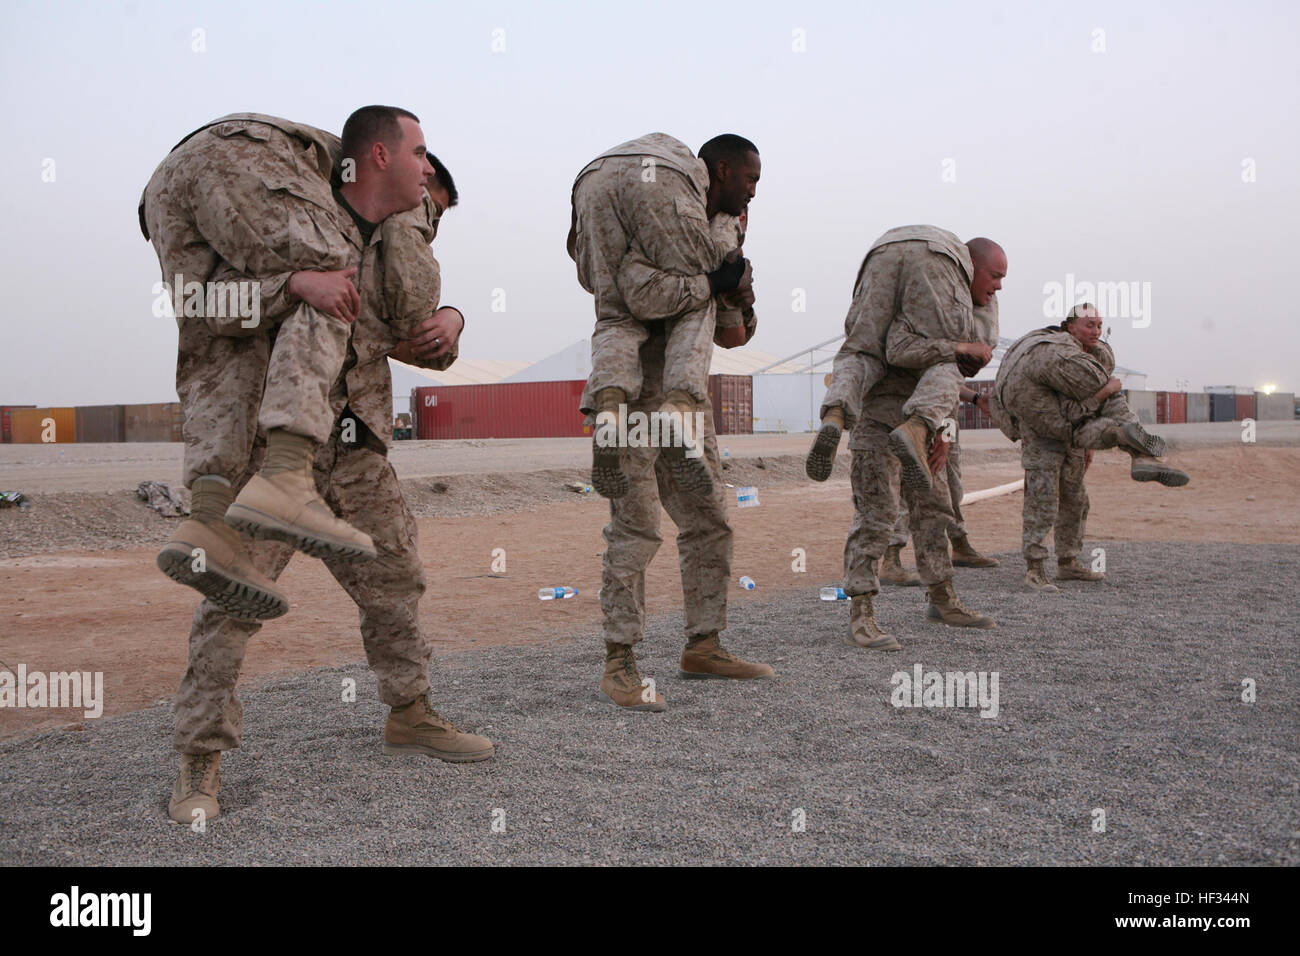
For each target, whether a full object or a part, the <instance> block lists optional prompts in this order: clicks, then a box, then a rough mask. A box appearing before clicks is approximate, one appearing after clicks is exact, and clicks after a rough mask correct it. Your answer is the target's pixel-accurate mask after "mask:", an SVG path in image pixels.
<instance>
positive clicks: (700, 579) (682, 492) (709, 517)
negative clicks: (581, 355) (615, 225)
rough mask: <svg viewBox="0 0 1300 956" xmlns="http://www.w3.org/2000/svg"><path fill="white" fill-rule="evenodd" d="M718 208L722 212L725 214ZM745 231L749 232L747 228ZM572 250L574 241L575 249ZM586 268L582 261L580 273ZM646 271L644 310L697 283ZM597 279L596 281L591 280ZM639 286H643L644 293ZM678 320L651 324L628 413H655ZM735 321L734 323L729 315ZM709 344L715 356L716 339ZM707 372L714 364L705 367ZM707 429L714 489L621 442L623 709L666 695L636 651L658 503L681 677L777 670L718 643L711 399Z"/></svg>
mask: <svg viewBox="0 0 1300 956" xmlns="http://www.w3.org/2000/svg"><path fill="white" fill-rule="evenodd" d="M725 215H726V214H724V213H719V214H717V216H715V218H718V216H725ZM716 228H717V230H718V233H717V234H718V236H719V237H720V238H725V237H727V236H728V235H729V233H728V232H727V230H732V233H730V234H736V233H737V232H738V231H739V230H741V229H743V224H740V223H737V222H732V221H728V220H726V219H724V220H723V221H722V222H721V223H719V224H718V225H717V227H716ZM742 235H743V233H742ZM573 251H574V249H573V246H572V245H571V246H570V253H571V254H572V253H573ZM582 268H583V267H582V265H581V264H580V265H579V270H580V272H581V270H582ZM637 268H638V269H640V270H643V273H642V274H641V276H640V278H641V280H642V281H638V282H636V283H634V284H633V285H632V286H630V288H631V290H632V291H630V292H629V293H628V295H629V298H628V299H627V300H626V301H627V304H628V306H630V308H631V310H632V311H633V312H634V313H635V312H636V310H637V309H638V308H642V309H644V308H649V307H653V306H652V305H650V303H649V302H646V301H643V300H642V298H641V296H643V295H644V296H646V297H648V298H650V299H653V298H654V297H655V296H662V295H664V294H667V295H670V296H671V295H675V294H677V293H675V292H672V291H668V292H667V293H665V292H664V290H665V289H669V290H671V289H672V288H673V287H674V285H681V284H684V283H688V282H690V281H691V280H690V279H689V278H686V277H681V276H669V275H662V276H660V277H657V278H656V277H651V276H649V275H648V273H649V272H651V271H654V270H653V266H651V265H649V263H648V262H644V261H643V262H642V263H640V264H639V265H638V266H637ZM594 284H596V283H593V285H594ZM638 290H640V291H638ZM723 309H724V311H726V312H734V313H736V314H737V316H738V317H739V320H740V323H741V324H742V326H743V328H744V331H745V341H746V342H747V341H748V340H749V339H750V338H752V337H753V334H754V331H755V329H756V327H757V317H756V316H755V314H754V311H753V309H752V308H749V307H743V308H735V307H733V306H731V305H725V306H724V307H723ZM677 321H679V320H678V319H673V318H670V319H667V320H666V321H665V322H664V323H663V324H662V326H660V327H658V328H650V332H649V335H648V336H647V338H646V340H645V342H643V343H642V344H641V346H640V348H639V350H638V356H637V365H638V367H639V368H640V369H641V375H642V379H641V388H640V393H639V395H638V397H637V398H636V399H635V400H633V401H631V402H629V414H631V413H641V414H646V415H649V414H650V413H651V412H653V411H656V410H658V409H659V408H660V407H661V406H662V402H663V399H664V395H665V393H666V392H667V389H666V388H665V387H664V367H665V364H666V353H667V351H668V347H669V341H670V339H671V336H672V334H673V324H674V323H675V322H677ZM728 321H733V320H732V319H730V318H729V320H728ZM721 334H722V333H721V330H717V331H715V338H714V339H711V340H710V342H709V349H710V354H711V353H712V348H713V344H714V341H715V340H716V339H718V338H720V336H721ZM706 372H707V369H706ZM598 380H599V379H598V377H597V376H596V374H595V372H594V371H593V374H592V376H591V377H590V378H588V380H587V386H586V389H585V390H584V392H583V395H582V398H581V400H580V407H581V410H582V411H583V412H584V413H585V414H586V415H587V416H588V419H587V420H588V424H592V423H594V420H595V413H596V411H597V408H596V401H595V394H596V392H597V389H596V387H595V383H596V382H597V381H598ZM702 411H703V414H704V430H703V432H702V435H701V438H700V444H701V446H702V449H703V460H704V462H705V464H706V466H707V467H708V468H709V470H710V472H711V474H712V476H713V479H714V480H713V482H712V489H711V490H710V491H709V493H708V494H707V495H700V494H699V493H698V492H696V491H695V490H693V489H690V488H686V487H683V485H682V483H681V481H680V479H679V477H678V475H677V472H676V470H675V469H673V468H672V467H670V465H669V461H668V456H667V455H666V454H664V453H663V449H660V448H655V447H650V446H624V447H621V448H619V455H620V467H621V469H622V471H623V472H624V474H626V475H627V477H628V490H627V492H626V494H624V495H622V496H619V497H616V498H612V499H610V506H609V511H610V520H609V523H608V524H607V525H606V526H605V529H604V537H605V543H606V548H605V555H604V559H603V567H602V572H601V594H600V605H601V612H602V614H603V635H604V640H605V674H604V677H603V679H602V682H601V690H602V693H604V695H605V696H606V697H607V698H608V699H610V700H612V701H613V702H614V703H616V704H618V705H619V706H621V707H626V708H628V709H632V710H647V711H662V710H664V709H665V706H666V704H665V701H664V696H663V694H662V693H660V692H658V691H655V692H654V693H653V695H652V694H651V692H650V687H649V685H648V684H643V678H642V677H641V674H640V671H639V669H638V667H637V663H636V657H635V654H634V653H633V651H632V648H633V647H634V646H635V645H636V644H637V643H639V642H640V641H641V639H642V637H643V636H644V633H645V615H646V608H645V572H646V568H647V567H648V566H649V564H650V561H651V559H653V558H654V556H655V554H656V553H657V552H658V550H659V546H660V545H661V544H662V543H663V538H662V536H661V535H660V533H659V522H660V504H662V505H663V508H664V509H665V510H666V511H667V512H668V515H669V517H670V518H672V520H673V522H674V523H675V524H676V525H677V551H678V562H679V564H680V566H681V572H682V597H683V605H684V607H683V611H684V614H685V638H686V648H685V649H684V651H683V653H682V659H681V668H680V674H681V676H683V677H687V678H691V677H726V678H733V679H751V678H762V677H770V676H772V675H773V671H772V668H771V667H769V666H768V665H766V664H758V663H752V662H749V661H745V660H743V659H741V658H739V657H737V656H736V655H734V654H732V653H731V652H730V651H728V650H727V649H726V648H724V647H723V646H722V644H721V641H720V638H719V636H718V635H719V632H720V631H722V630H723V629H724V628H725V627H726V626H727V587H728V584H729V581H730V577H731V554H732V531H731V526H730V525H729V523H728V522H727V492H726V490H725V485H724V482H723V481H722V463H721V460H720V458H719V455H718V442H717V436H716V434H715V432H714V423H713V413H712V405H711V403H708V402H706V403H705V404H704V405H703V409H702Z"/></svg>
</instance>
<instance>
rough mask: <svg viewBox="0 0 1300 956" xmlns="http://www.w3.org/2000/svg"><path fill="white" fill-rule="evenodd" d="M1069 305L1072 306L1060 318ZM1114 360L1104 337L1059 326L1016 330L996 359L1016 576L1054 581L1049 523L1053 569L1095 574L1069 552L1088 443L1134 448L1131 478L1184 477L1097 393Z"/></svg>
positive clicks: (1077, 528) (1082, 517) (1074, 541)
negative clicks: (1018, 545)
mask: <svg viewBox="0 0 1300 956" xmlns="http://www.w3.org/2000/svg"><path fill="white" fill-rule="evenodd" d="M1076 314H1077V310H1072V311H1071V314H1070V318H1069V320H1067V321H1072V320H1074V319H1075V317H1076ZM1094 314H1095V313H1094ZM1114 370H1115V355H1114V352H1113V351H1112V350H1111V348H1110V346H1109V345H1107V344H1106V343H1105V342H1101V341H1098V342H1097V343H1096V345H1094V346H1093V347H1091V348H1085V347H1084V346H1083V345H1082V343H1080V341H1079V340H1078V339H1077V338H1075V336H1074V335H1072V334H1071V333H1070V332H1068V331H1065V330H1064V329H1063V328H1062V327H1060V326H1052V327H1049V328H1045V329H1037V330H1035V331H1033V332H1030V333H1029V334H1027V335H1025V336H1023V337H1021V338H1020V339H1018V340H1017V341H1016V342H1015V343H1014V344H1013V345H1012V346H1011V347H1010V348H1009V349H1008V350H1007V352H1006V355H1005V356H1003V359H1002V362H1001V364H1000V366H999V368H998V374H997V380H996V382H995V385H994V389H993V395H992V396H991V398H990V407H991V409H992V411H993V416H994V421H995V422H996V423H997V425H998V427H999V428H1000V429H1001V430H1002V431H1003V433H1004V434H1006V435H1007V437H1008V438H1011V439H1012V440H1013V441H1015V440H1019V441H1020V443H1021V446H1020V460H1021V465H1022V466H1023V467H1024V469H1025V501H1024V515H1023V521H1024V526H1023V534H1022V542H1023V545H1022V552H1023V554H1024V557H1025V563H1026V566H1027V569H1028V570H1027V572H1026V577H1025V581H1026V583H1027V584H1028V585H1029V586H1030V587H1033V588H1034V589H1036V590H1039V591H1056V590H1058V589H1057V588H1056V587H1055V586H1054V585H1052V584H1051V582H1050V581H1049V580H1048V579H1047V577H1046V573H1045V572H1044V570H1043V561H1044V560H1045V559H1046V558H1047V557H1048V550H1047V548H1046V547H1045V545H1044V542H1045V541H1046V540H1047V534H1048V532H1049V531H1053V532H1054V541H1055V547H1056V557H1057V564H1058V577H1059V578H1065V579H1071V578H1073V579H1079V580H1089V581H1096V580H1101V579H1102V578H1103V575H1102V574H1101V573H1100V572H1095V571H1089V570H1086V569H1084V568H1083V567H1082V566H1081V565H1080V564H1079V562H1078V555H1079V553H1080V551H1081V550H1082V548H1083V538H1084V534H1085V532H1086V528H1087V518H1088V509H1089V502H1088V492H1087V488H1086V487H1085V485H1084V473H1085V470H1086V467H1087V452H1088V451H1090V450H1094V449H1103V448H1115V447H1119V448H1121V449H1122V450H1124V451H1126V452H1128V453H1129V454H1130V455H1132V456H1133V462H1132V466H1131V474H1132V476H1133V477H1134V478H1135V479H1136V480H1143V481H1149V480H1155V481H1160V482H1161V483H1163V484H1168V485H1178V484H1185V483H1186V480H1187V477H1186V475H1185V474H1184V473H1183V472H1180V471H1178V470H1177V469H1174V468H1171V467H1170V466H1168V465H1165V464H1164V463H1162V462H1157V461H1156V460H1155V457H1154V456H1156V455H1160V454H1163V453H1164V450H1165V448H1164V442H1163V440H1162V439H1160V438H1159V437H1158V436H1156V435H1151V434H1149V433H1147V432H1146V431H1145V430H1144V429H1143V428H1142V427H1141V425H1140V424H1139V423H1138V419H1137V416H1136V415H1135V414H1134V413H1133V411H1132V409H1130V408H1129V405H1128V403H1127V401H1125V399H1124V396H1123V395H1122V394H1121V393H1118V392H1117V393H1115V394H1113V395H1111V396H1109V397H1106V398H1101V399H1099V398H1097V393H1098V392H1100V391H1101V389H1102V387H1103V386H1105V385H1106V384H1107V382H1108V381H1109V380H1110V378H1111V376H1112V374H1113V373H1114Z"/></svg>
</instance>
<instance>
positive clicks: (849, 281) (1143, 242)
mask: <svg viewBox="0 0 1300 956" xmlns="http://www.w3.org/2000/svg"><path fill="white" fill-rule="evenodd" d="M6 14H7V16H6V18H5V25H4V31H3V37H0V75H2V77H3V83H2V88H3V93H0V97H2V105H3V116H4V118H5V122H6V125H7V126H8V130H7V133H6V136H5V142H6V144H7V145H6V147H5V149H4V150H3V151H0V202H3V209H4V212H5V214H6V219H7V220H8V222H9V228H8V229H6V230H5V231H4V234H3V237H2V238H0V253H2V256H0V261H2V262H3V263H4V265H3V276H4V279H5V287H6V289H7V291H8V296H7V298H8V302H7V307H6V308H5V309H4V310H3V318H0V403H35V404H42V405H71V404H91V403H117V402H156V401H172V400H175V387H174V379H173V376H174V372H175V347H176V329H175V324H174V322H173V321H172V320H171V319H168V318H156V317H154V315H153V314H152V309H151V306H152V302H153V295H152V292H151V287H152V285H153V283H155V282H156V281H157V280H158V278H159V268H158V262H157V259H156V257H155V255H154V253H153V250H152V248H151V247H150V245H149V244H148V243H147V242H145V240H144V239H143V238H142V237H141V235H140V232H139V229H138V227H137V224H136V203H137V201H138V199H139V196H140V192H141V190H142V188H143V186H144V184H145V182H146V181H147V180H148V178H149V176H150V174H151V173H152V172H153V169H154V167H155V166H156V165H157V164H158V162H159V161H160V160H161V159H162V158H163V156H164V155H165V154H166V152H167V150H168V149H170V148H171V146H172V145H173V144H174V143H175V142H176V141H177V140H178V139H180V138H181V137H182V136H183V135H184V134H186V133H187V132H189V131H190V130H192V129H194V128H195V127H197V126H199V125H201V124H202V123H204V122H206V121H208V120H210V119H214V118H216V117H218V116H221V115H223V114H226V113H231V112H237V111H256V112H265V113H273V114H277V115H281V116H286V117H290V118H293V119H296V120H300V121H303V122H307V123H310V124H313V125H316V126H321V127H324V128H327V129H331V130H334V131H335V132H337V131H339V129H340V128H341V126H342V124H343V120H344V119H345V118H346V117H347V114H348V113H349V112H351V111H352V109H354V108H355V107H357V106H361V105H364V104H367V103H390V104H394V105H399V106H404V107H407V108H409V109H411V110H413V111H414V112H416V113H418V114H419V115H420V117H421V119H422V120H423V127H424V130H425V135H426V137H427V140H428V143H429V146H430V148H431V149H432V150H433V151H434V152H436V153H437V154H438V155H439V156H440V157H441V158H442V159H443V161H444V162H446V164H447V165H448V167H449V168H450V169H451V171H452V173H453V174H454V176H455V178H456V181H457V184H458V185H459V187H460V190H461V194H462V200H461V205H460V206H459V207H458V208H457V209H455V210H453V211H452V212H450V213H449V214H448V216H447V218H445V219H444V220H443V225H442V228H441V230H440V232H439V236H438V239H437V242H436V243H435V245H434V250H435V252H436V253H437V255H438V258H439V260H440V261H441V263H442V269H443V296H444V301H445V302H447V303H450V304H455V305H457V306H459V307H460V308H461V309H462V310H463V311H464V312H465V313H466V315H467V316H468V326H467V329H466V333H465V336H464V338H463V344H462V348H461V351H462V354H463V355H466V356H472V357H478V358H500V359H518V360H526V361H531V360H535V359H539V358H542V357H544V356H546V355H548V354H550V353H551V352H553V351H556V350H557V349H559V348H561V347H563V346H565V345H568V344H569V343H570V342H572V341H573V340H574V339H577V338H580V337H585V336H587V335H589V334H590V330H591V326H592V323H593V321H594V313H593V309H592V303H591V298H590V296H588V295H587V294H586V293H585V292H583V291H582V289H581V287H580V286H579V285H578V283H577V279H576V276H575V272H574V268H573V264H572V262H571V261H570V260H569V258H568V256H567V255H566V253H565V249H564V239H565V234H566V232H567V230H568V225H569V191H570V187H571V185H572V181H573V176H574V175H575V174H576V173H577V171H578V170H579V169H580V168H581V167H582V166H583V165H584V164H585V163H586V162H587V161H588V160H589V159H591V158H592V157H593V156H595V155H596V154H598V153H600V152H602V151H603V150H605V149H606V148H608V147H610V146H613V145H615V144H617V143H620V142H623V141H625V140H627V139H630V138H632V137H634V136H638V135H641V134H643V133H647V132H651V131H656V130H662V131H664V132H668V133H671V134H672V135H674V136H676V137H678V138H679V139H682V140H684V141H685V142H686V143H688V144H689V145H690V146H691V147H692V148H698V147H699V145H700V144H701V143H702V142H704V140H706V139H708V138H709V137H711V136H713V135H715V134H717V133H721V132H737V133H741V134H742V135H745V136H747V137H749V138H750V139H752V140H753V141H754V142H755V143H757V144H758V147H759V149H760V151H761V153H762V159H763V178H762V181H761V183H760V184H759V187H758V196H757V198H756V199H755V201H754V202H753V204H752V205H751V207H750V232H749V238H748V241H747V243H746V252H747V254H748V255H749V256H750V257H751V259H752V260H753V262H754V268H755V277H756V282H755V287H756V293H757V295H758V315H759V327H758V335H757V337H756V339H755V341H754V347H755V348H759V349H762V350H763V351H766V352H772V353H776V354H778V355H782V356H785V355H787V354H791V353H794V352H797V351H799V350H800V349H802V348H805V347H807V346H809V345H812V344H814V343H816V342H819V341H821V340H823V339H826V338H829V337H831V336H833V335H836V334H838V333H839V332H841V331H842V329H843V321H844V313H845V310H846V308H847V305H848V300H849V296H850V293H851V291H852V285H853V280H854V277H855V275H856V273H857V269H858V265H859V263H860V261H861V259H862V256H863V254H864V253H865V251H866V249H867V247H868V246H869V245H870V243H871V241H872V240H873V239H874V238H875V237H876V236H878V235H879V234H880V233H882V232H883V231H885V230H886V229H888V228H890V227H892V226H896V225H903V224H906V223H913V222H929V223H935V224H938V225H942V226H944V227H946V228H949V229H951V230H953V231H954V232H956V233H958V234H959V235H961V236H962V237H963V238H968V237H970V236H974V235H981V234H982V235H987V236H990V237H992V238H994V239H997V240H998V241H999V242H1001V243H1002V245H1003V246H1004V247H1005V248H1006V250H1007V253H1008V256H1009V259H1010V274H1009V275H1008V277H1007V279H1006V281H1005V283H1004V289H1003V292H1002V293H1001V318H1002V334H1003V335H1009V336H1017V335H1020V334H1022V333H1023V332H1025V331H1028V330H1029V329H1031V328H1033V327H1036V326H1039V325H1042V324H1044V307H1045V302H1047V301H1048V299H1049V296H1048V294H1047V293H1045V292H1044V287H1045V286H1046V285H1047V284H1049V283H1053V282H1056V283H1060V284H1061V285H1062V286H1065V285H1066V283H1067V281H1068V279H1067V277H1068V276H1069V275H1071V274H1072V275H1073V276H1074V281H1075V282H1076V283H1078V282H1082V281H1094V282H1108V283H1119V282H1123V283H1126V284H1128V283H1136V286H1135V287H1134V288H1136V290H1137V293H1138V298H1137V299H1136V300H1134V301H1132V302H1130V305H1129V309H1130V312H1131V315H1129V316H1127V317H1112V318H1111V322H1110V324H1111V326H1112V328H1113V330H1114V332H1113V335H1112V336H1111V343H1112V345H1114V346H1115V351H1116V353H1117V357H1118V360H1119V363H1120V364H1121V365H1126V366H1129V367H1131V368H1135V369H1139V370H1142V371H1145V372H1147V373H1149V375H1150V378H1149V380H1148V387H1151V388H1174V387H1177V386H1176V383H1179V384H1181V383H1180V380H1187V382H1188V383H1189V385H1190V387H1191V388H1193V389H1199V388H1200V387H1202V386H1204V385H1220V384H1235V385H1248V386H1255V385H1260V384H1263V383H1265V382H1275V383H1277V384H1278V385H1279V386H1280V387H1281V389H1282V390H1284V391H1300V331H1297V328H1298V326H1300V316H1298V315H1297V314H1296V312H1295V301H1296V300H1295V277H1296V274H1297V268H1296V263H1295V256H1296V252H1297V241H1296V240H1297V231H1298V230H1297V222H1298V221H1300V185H1298V182H1297V175H1298V170H1300V162H1298V160H1297V157H1300V108H1298V107H1300V103H1298V100H1300V97H1298V95H1297V91H1298V90H1300V65H1298V62H1300V61H1298V59H1297V55H1296V40H1297V37H1298V36H1300V14H1297V5H1296V4H1295V3H1294V2H1277V3H1262V2H1257V3H1251V2H1247V3H1235V4H1224V3H1167V4H1166V3H1159V4H1157V3H1143V2H1136V3H1109V2H1101V3H1097V2H1091V3H1087V4H1083V3H1072V4H1053V3H1001V4H1000V3H996V2H993V3H979V4H969V3H958V2H953V3H883V2H882V3H876V2H870V3H857V2H854V3H843V4H834V3H827V4H818V3H811V2H799V3H756V2H747V3H743V4H728V5H726V6H725V7H724V8H719V7H718V6H717V5H713V4H705V3H698V2H695V3H676V2H655V3H635V4H610V3H606V2H601V3H540V2H537V3H496V4H479V3H457V4H436V5H435V4H430V3H391V4H389V3H382V2H368V3H358V4H351V3H301V4H298V3H294V4H289V3H276V2H268V3H224V2H223V3H195V4H184V3H146V2H137V3H126V4H120V3H49V2H39V3H9V4H6ZM196 30H200V31H203V32H202V33H201V34H198V35H197V36H196V34H195V31H196ZM495 31H503V32H495ZM200 41H201V43H200ZM494 41H495V42H496V44H497V45H498V46H500V45H501V43H502V41H504V50H502V51H499V52H494V50H493V45H494ZM197 45H201V46H202V47H203V49H202V50H201V51H196V50H195V47H196V46H197ZM47 160H53V161H54V163H53V172H54V181H53V182H45V181H43V179H42V174H43V171H44V172H46V175H47V176H48V170H49V168H50V167H49V165H48V163H47ZM1248 180H1253V181H1248ZM1146 283H1149V286H1145V285H1144V284H1146ZM494 289H503V290H505V305H506V310H505V311H504V312H497V313H494V312H492V311H491V305H492V301H493V290H494ZM1146 289H1149V292H1147V291H1146ZM795 290H803V294H804V296H806V304H807V310H806V311H805V312H796V311H794V310H793V309H792V303H793V302H794V301H795V299H796V291H795ZM1067 304H1068V303H1067ZM1135 322H1136V323H1137V324H1138V325H1139V326H1142V325H1144V324H1145V327H1134V324H1135ZM1148 322H1149V324H1146V323H1148Z"/></svg>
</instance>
